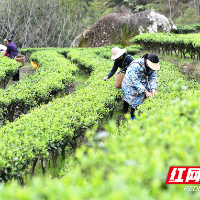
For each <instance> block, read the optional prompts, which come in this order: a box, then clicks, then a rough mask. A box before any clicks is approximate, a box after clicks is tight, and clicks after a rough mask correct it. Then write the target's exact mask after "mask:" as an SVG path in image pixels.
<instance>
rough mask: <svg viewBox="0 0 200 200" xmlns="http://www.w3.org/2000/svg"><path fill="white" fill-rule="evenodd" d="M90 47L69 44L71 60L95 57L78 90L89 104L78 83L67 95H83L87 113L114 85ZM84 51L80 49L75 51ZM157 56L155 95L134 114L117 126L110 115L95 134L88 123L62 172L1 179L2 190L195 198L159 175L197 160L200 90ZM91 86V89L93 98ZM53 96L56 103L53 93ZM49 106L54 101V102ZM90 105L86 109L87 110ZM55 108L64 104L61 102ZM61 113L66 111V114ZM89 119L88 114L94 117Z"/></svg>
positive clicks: (10, 194)
mask: <svg viewBox="0 0 200 200" xmlns="http://www.w3.org/2000/svg"><path fill="white" fill-rule="evenodd" d="M95 51H96V50H95V49H88V50H87V51H85V50H83V49H82V50H72V52H68V54H69V55H70V56H71V58H72V59H74V60H76V61H77V62H80V63H82V64H84V63H88V66H89V65H91V63H93V66H96V67H95V68H94V71H93V73H92V75H91V78H90V79H89V80H88V83H87V85H88V86H87V87H86V88H85V89H83V91H82V93H83V94H84V98H86V99H87V109H84V107H83V105H82V104H84V103H85V102H84V101H83V99H84V98H83V97H82V96H81V95H80V94H81V91H79V92H78V94H75V95H74V96H73V98H72V99H73V100H74V101H76V102H75V105H76V104H77V103H78V100H77V99H76V95H79V97H80V99H79V101H80V102H81V105H80V104H79V105H80V106H81V109H84V111H83V112H82V113H81V114H82V115H83V114H85V116H84V118H85V120H87V118H88V117H89V116H91V115H92V116H94V115H93V114H94V107H93V108H92V109H91V103H92V102H93V103H94V102H95V101H98V104H96V105H99V104H101V103H100V102H102V103H103V102H105V99H106V98H107V97H109V96H110V95H113V94H116V93H115V92H117V90H115V89H114V88H113V80H112V81H111V80H108V82H100V80H99V79H100V77H101V78H102V77H103V76H101V74H102V75H103V74H104V73H105V71H104V70H106V65H108V64H109V65H110V64H111V62H110V61H106V60H104V59H102V58H100V57H96V56H95V54H94V52H95ZM77 54H78V55H79V59H78V56H77ZM83 54H84V57H83V56H81V55H83ZM86 57H87V59H88V60H87V59H86ZM92 58H93V59H92ZM96 58H98V59H96ZM98 60H100V62H101V65H99V64H100V62H99V61H98ZM89 63H90V64H89ZM95 63H96V64H95ZM160 64H161V70H160V71H159V72H158V78H159V82H158V83H159V85H158V88H159V93H158V94H157V96H155V97H154V98H150V99H147V100H146V101H145V102H144V103H143V104H142V105H141V106H140V107H139V111H138V113H141V114H140V115H137V118H138V121H132V120H126V121H125V122H121V124H120V126H119V127H117V126H116V124H115V122H114V121H110V122H109V123H108V124H107V125H106V126H105V129H106V131H104V132H99V133H97V134H96V133H95V132H94V131H87V133H86V136H87V139H88V142H87V144H85V145H82V146H81V147H80V148H78V149H77V150H76V159H73V158H71V159H68V160H67V161H66V167H65V169H63V172H62V176H63V177H62V178H61V179H54V180H50V179H49V178H47V179H42V180H40V179H35V180H33V181H32V182H31V183H30V184H28V185H26V187H19V186H18V185H17V184H16V183H14V182H12V184H11V185H6V186H3V185H2V186H1V187H0V196H1V197H2V198H4V199H8V198H9V199H15V200H21V199H34V198H36V197H37V198H38V199H48V200H50V199H52V200H53V199H57V198H59V199H60V200H64V199H81V200H84V199H100V200H101V199H102V200H104V199H110V200H116V199H119V200H121V199H125V200H126V199H127V200H129V199H141V200H146V199H152V200H154V199H159V200H168V199H169V198H170V199H172V200H177V199H183V200H190V199H198V198H199V193H187V195H186V192H185V191H184V187H183V186H182V185H165V181H166V178H167V174H168V170H169V167H170V166H180V165H186V163H187V165H188V166H195V165H198V163H199V162H200V160H199V156H198V154H199V150H200V149H199V145H198V142H199V139H200V138H199V115H200V106H199V104H198V102H199V99H200V92H199V91H198V85H197V83H195V82H194V81H192V80H187V79H186V78H185V77H184V76H182V75H181V74H180V73H179V72H178V70H177V69H175V68H174V67H173V65H172V64H170V63H167V62H162V61H161V62H160ZM102 65H104V67H102ZM107 71H108V69H107ZM100 83H101V84H100ZM97 86H98V87H97ZM111 86H112V87H111ZM94 88H95V90H94ZM89 90H90V91H89ZM100 91H101V92H100ZM103 91H105V93H104V92H103ZM99 92H100V94H98V93H99ZM90 94H94V95H93V98H92V99H91V96H90ZM100 97H101V98H100ZM67 98H69V97H67ZM113 100H114V99H112V100H111V102H113ZM64 101H65V99H62V102H64ZM55 102H56V103H57V100H55ZM111 102H110V103H111ZM65 105H67V104H65ZM68 105H69V104H68ZM93 105H94V104H93ZM45 107H46V106H45ZM49 107H51V108H52V112H54V111H55V108H56V107H57V104H56V105H54V104H53V103H52V104H51V106H49ZM41 109H43V108H40V109H38V110H37V112H38V111H39V112H40V114H41V113H42V110H41ZM89 109H91V111H92V112H91V113H90V115H87V114H86V113H87V112H88V111H89ZM69 110H70V108H69ZM69 110H68V111H69ZM59 111H60V112H62V109H61V110H59ZM76 111H77V109H75V112H73V117H74V116H76V115H77V113H76ZM40 114H38V116H39V115H40ZM57 114H58V113H57ZM54 115H55V112H54ZM66 115H67V113H66ZM32 116H33V113H31V114H30V115H29V120H30V119H31V118H30V117H32ZM55 116H56V117H58V116H57V115H55ZM63 116H64V118H65V115H63ZM39 117H41V116H39ZM127 118H128V116H127ZM27 119H28V117H27ZM20 120H21V119H20ZM49 120H51V117H50V118H49ZM63 120H64V119H63ZM65 120H66V118H65ZM65 120H64V121H65ZM90 120H91V121H92V122H93V119H92V118H90ZM76 121H78V120H77V119H76ZM29 122H30V121H29ZM36 123H38V122H36ZM96 123H97V121H96ZM13 124H14V123H13ZM21 124H23V121H21ZM30 124H31V123H30ZM30 124H29V126H30ZM59 125H60V124H59ZM59 125H58V124H57V126H56V127H57V128H58V126H59ZM15 126H16V123H15V125H14V127H15ZM31 126H32V125H31ZM40 126H41V123H40V125H39V127H40ZM76 126H77V124H76ZM76 126H75V127H76ZM46 130H48V129H46ZM60 130H62V129H60ZM20 133H21V131H20ZM53 134H55V131H54V132H53ZM43 136H44V133H43ZM26 138H27V136H26ZM41 139H42V138H41ZM41 142H42V141H41ZM22 146H23V145H22ZM20 147H21V146H20ZM0 160H1V159H0ZM44 187H45V189H44Z"/></svg>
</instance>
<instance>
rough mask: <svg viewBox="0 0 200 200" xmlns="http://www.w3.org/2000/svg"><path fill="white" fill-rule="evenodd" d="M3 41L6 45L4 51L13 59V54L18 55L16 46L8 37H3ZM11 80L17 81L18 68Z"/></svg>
mask: <svg viewBox="0 0 200 200" xmlns="http://www.w3.org/2000/svg"><path fill="white" fill-rule="evenodd" d="M4 43H5V45H6V46H7V49H6V53H7V54H8V55H9V56H8V57H9V58H11V59H15V56H17V55H18V51H17V46H16V45H15V44H14V43H13V42H12V41H11V40H10V39H9V38H5V39H4ZM12 80H13V81H19V70H18V71H17V73H16V74H15V75H14V76H13V79H12Z"/></svg>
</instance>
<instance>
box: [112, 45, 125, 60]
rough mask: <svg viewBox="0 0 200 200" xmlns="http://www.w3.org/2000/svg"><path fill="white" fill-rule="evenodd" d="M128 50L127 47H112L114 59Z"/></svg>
mask: <svg viewBox="0 0 200 200" xmlns="http://www.w3.org/2000/svg"><path fill="white" fill-rule="evenodd" d="M125 52H126V49H120V48H119V47H113V48H112V57H111V59H112V60H116V59H117V58H119V57H120V56H121V55H123V54H124V53H125Z"/></svg>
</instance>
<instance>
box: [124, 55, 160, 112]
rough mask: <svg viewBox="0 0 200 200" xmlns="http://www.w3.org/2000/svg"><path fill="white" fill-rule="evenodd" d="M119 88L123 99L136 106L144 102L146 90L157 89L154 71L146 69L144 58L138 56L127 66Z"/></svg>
mask: <svg viewBox="0 0 200 200" xmlns="http://www.w3.org/2000/svg"><path fill="white" fill-rule="evenodd" d="M121 88H122V90H123V91H124V97H123V99H124V101H126V102H127V103H128V104H129V105H130V106H131V107H133V108H137V107H138V106H139V105H140V104H142V103H143V102H144V100H145V98H146V95H145V92H146V91H149V92H151V90H152V89H157V74H156V71H154V70H152V69H150V70H149V71H147V68H146V67H145V64H144V58H139V59H137V60H135V61H133V62H132V63H131V64H130V66H129V67H128V69H127V71H126V75H125V77H124V79H123V82H122V87H121Z"/></svg>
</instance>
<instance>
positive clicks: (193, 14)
mask: <svg viewBox="0 0 200 200" xmlns="http://www.w3.org/2000/svg"><path fill="white" fill-rule="evenodd" d="M174 22H175V23H176V24H182V25H183V24H184V25H190V24H194V23H198V22H200V21H199V19H198V18H197V11H196V10H195V9H194V8H193V7H192V6H190V7H188V9H187V10H186V11H185V12H184V13H183V15H181V16H180V17H179V18H178V19H175V20H174Z"/></svg>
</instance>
